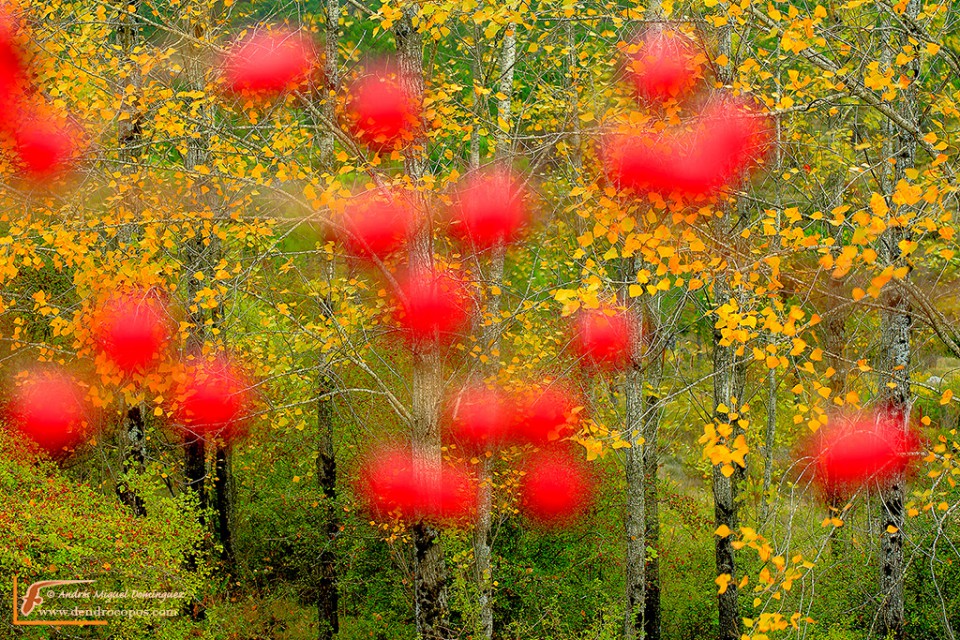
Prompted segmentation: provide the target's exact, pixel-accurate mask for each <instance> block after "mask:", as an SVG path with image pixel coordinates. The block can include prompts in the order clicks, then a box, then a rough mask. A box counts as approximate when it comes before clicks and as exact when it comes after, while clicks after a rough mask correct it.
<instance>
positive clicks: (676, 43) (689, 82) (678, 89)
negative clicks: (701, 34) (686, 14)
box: [626, 27, 703, 102]
mask: <svg viewBox="0 0 960 640" xmlns="http://www.w3.org/2000/svg"><path fill="white" fill-rule="evenodd" d="M638 44H639V45H640V48H639V51H637V53H634V54H631V55H629V56H628V61H627V64H626V71H627V74H628V77H629V80H630V84H631V86H632V87H633V90H634V91H635V92H636V94H637V95H638V96H640V97H641V98H644V99H645V100H649V101H658V102H665V101H666V100H669V99H671V98H673V99H677V98H682V97H684V96H686V95H688V94H689V93H690V92H691V91H692V89H693V88H694V87H695V86H696V84H697V82H698V81H699V80H700V79H701V77H702V71H703V69H702V66H703V65H702V61H701V60H700V58H699V56H698V52H697V48H696V46H695V44H694V42H693V41H691V40H690V39H689V38H688V37H686V36H685V35H683V34H682V33H680V32H679V31H677V30H676V28H675V27H655V28H652V29H649V30H647V31H646V32H645V33H644V34H643V35H642V36H641V37H640V39H639V41H638Z"/></svg>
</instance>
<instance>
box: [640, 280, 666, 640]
mask: <svg viewBox="0 0 960 640" xmlns="http://www.w3.org/2000/svg"><path fill="white" fill-rule="evenodd" d="M660 298H661V294H660V293H659V292H658V293H657V294H656V295H655V296H654V300H653V303H652V304H651V309H650V313H649V314H648V318H649V320H650V326H651V327H652V329H653V332H652V335H651V336H650V338H649V340H648V344H650V345H652V349H651V353H650V356H649V361H648V363H647V372H646V374H647V380H648V382H649V385H650V387H651V389H653V390H655V391H653V392H650V393H648V395H647V397H646V410H645V413H644V430H643V437H644V440H645V442H644V445H643V474H644V496H643V503H644V519H645V520H646V527H645V533H646V547H647V548H649V549H652V550H653V551H652V553H651V552H648V554H647V563H646V574H645V576H644V578H645V581H646V586H645V588H644V592H645V593H644V616H643V629H644V637H645V640H660V630H661V628H662V626H663V620H662V614H661V611H660V484H659V479H658V474H659V467H660V452H659V447H658V440H659V436H660V419H661V418H662V416H663V407H662V405H661V399H660V395H659V393H657V392H656V390H658V389H659V387H660V382H661V380H662V378H663V358H664V355H665V350H666V338H665V336H664V335H663V334H662V329H663V328H662V326H661V324H660V321H661V315H660V314H661V309H660V302H661V300H660Z"/></svg>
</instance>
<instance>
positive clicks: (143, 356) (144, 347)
mask: <svg viewBox="0 0 960 640" xmlns="http://www.w3.org/2000/svg"><path fill="white" fill-rule="evenodd" d="M93 334H94V336H95V339H96V342H97V347H98V348H99V349H100V351H101V352H102V353H104V354H105V355H106V356H107V358H109V359H110V360H111V361H112V362H113V363H115V364H116V365H117V367H119V368H120V369H121V370H122V371H124V372H125V373H131V372H134V371H143V370H144V369H145V368H147V367H148V366H149V365H151V364H154V363H156V362H157V361H158V360H159V359H160V357H161V356H162V353H163V349H164V347H166V346H167V344H168V343H169V342H170V340H171V338H172V334H173V327H172V325H171V321H170V318H169V315H168V313H167V311H166V309H165V308H164V305H163V303H162V301H161V300H160V298H159V296H157V295H156V294H155V293H152V292H150V291H148V290H134V291H131V292H128V293H125V294H122V295H117V296H113V297H111V298H110V299H108V300H107V301H106V302H105V303H104V304H103V305H102V306H101V308H100V309H99V310H98V313H97V316H96V319H95V321H94V326H93Z"/></svg>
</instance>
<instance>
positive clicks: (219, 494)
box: [213, 444, 236, 579]
mask: <svg viewBox="0 0 960 640" xmlns="http://www.w3.org/2000/svg"><path fill="white" fill-rule="evenodd" d="M231 457H232V456H231V455H230V448H229V445H224V444H217V449H216V453H215V454H214V476H213V491H214V494H213V495H214V504H213V508H214V511H215V512H216V517H217V522H216V526H217V539H218V540H219V541H220V546H221V549H222V550H221V552H220V560H221V562H222V563H223V568H224V572H225V573H226V575H227V576H228V579H229V578H234V577H236V571H235V569H236V567H235V562H236V557H235V556H234V553H233V526H232V525H233V469H232V466H231V464H230V459H231Z"/></svg>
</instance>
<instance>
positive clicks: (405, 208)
mask: <svg viewBox="0 0 960 640" xmlns="http://www.w3.org/2000/svg"><path fill="white" fill-rule="evenodd" d="M415 225H416V212H415V210H414V208H413V206H412V205H411V204H410V202H409V200H408V199H407V198H406V197H404V194H402V193H383V192H380V191H371V192H368V193H364V194H362V195H360V196H358V197H356V198H354V199H353V200H351V201H350V203H349V204H348V205H347V208H346V210H345V211H344V214H343V231H342V232H341V233H340V237H341V241H342V242H343V244H344V245H345V246H346V247H347V249H349V250H350V252H351V253H353V254H354V255H357V256H360V257H363V258H371V257H373V256H376V257H377V258H380V259H381V260H382V259H384V258H386V257H387V256H389V255H390V254H391V253H394V252H396V251H398V250H399V249H401V248H402V247H403V246H404V244H406V241H407V237H408V236H409V234H410V233H411V232H412V231H413V229H414V226H415Z"/></svg>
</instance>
